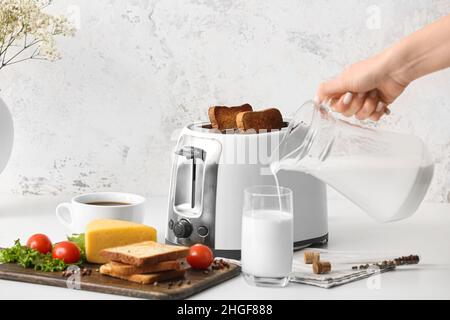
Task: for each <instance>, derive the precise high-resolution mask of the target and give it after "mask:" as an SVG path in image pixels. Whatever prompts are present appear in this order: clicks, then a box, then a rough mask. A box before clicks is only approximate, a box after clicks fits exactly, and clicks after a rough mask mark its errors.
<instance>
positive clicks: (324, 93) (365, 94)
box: [317, 15, 450, 121]
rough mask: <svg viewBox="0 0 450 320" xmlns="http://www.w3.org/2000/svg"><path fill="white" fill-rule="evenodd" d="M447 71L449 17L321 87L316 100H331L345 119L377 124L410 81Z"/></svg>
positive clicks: (449, 61) (449, 63)
mask: <svg viewBox="0 0 450 320" xmlns="http://www.w3.org/2000/svg"><path fill="white" fill-rule="evenodd" d="M447 67H450V15H448V16H446V17H444V18H441V19H440V20H438V21H436V22H434V23H432V24H431V25H428V26H427V27H425V28H423V29H421V30H418V31H416V32H415V33H413V34H411V35H410V36H408V37H406V38H404V39H403V40H401V41H400V42H398V43H397V44H395V45H394V46H392V47H390V48H388V49H386V50H384V51H383V52H381V53H380V54H378V55H376V56H374V57H372V58H369V59H367V60H364V61H361V62H358V63H356V64H353V65H351V66H350V67H349V68H347V69H346V70H344V72H342V74H340V75H339V76H338V77H337V78H335V79H332V80H330V81H327V82H324V83H322V84H321V85H320V87H319V90H318V93H317V99H318V100H319V101H326V100H328V99H333V101H334V103H333V108H334V109H335V110H336V111H338V112H341V113H343V114H344V115H346V116H349V117H350V116H353V115H354V116H355V117H356V118H358V119H361V120H363V119H368V118H370V119H372V120H375V121H377V120H379V119H380V118H381V117H382V116H383V115H384V114H385V111H386V108H387V106H388V105H389V104H391V103H392V102H394V100H395V99H396V98H397V97H398V96H399V95H400V94H401V93H402V92H403V90H404V89H405V88H406V87H407V86H408V85H409V84H410V83H411V82H412V81H414V80H415V79H417V78H419V77H422V76H424V75H426V74H429V73H432V72H435V71H437V70H441V69H444V68H447Z"/></svg>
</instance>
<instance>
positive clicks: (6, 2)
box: [0, 0, 75, 69]
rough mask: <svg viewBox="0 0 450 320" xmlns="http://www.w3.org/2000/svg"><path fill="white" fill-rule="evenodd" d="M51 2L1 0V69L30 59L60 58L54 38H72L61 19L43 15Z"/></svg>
mask: <svg viewBox="0 0 450 320" xmlns="http://www.w3.org/2000/svg"><path fill="white" fill-rule="evenodd" d="M51 2H52V0H0V69H2V68H4V67H6V66H8V65H12V64H15V63H19V62H22V61H25V60H29V59H43V60H50V61H54V60H57V59H59V58H60V54H59V52H58V50H57V49H56V41H55V37H56V36H73V35H74V34H75V28H74V27H73V26H72V25H71V24H70V23H69V21H68V20H67V18H66V17H64V16H52V15H50V14H48V13H45V12H44V9H45V8H46V7H47V6H48V5H50V4H51Z"/></svg>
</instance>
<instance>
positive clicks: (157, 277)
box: [99, 263, 186, 284]
mask: <svg viewBox="0 0 450 320" xmlns="http://www.w3.org/2000/svg"><path fill="white" fill-rule="evenodd" d="M99 271H100V273H101V274H104V275H107V276H110V277H114V278H119V279H123V280H128V281H131V282H136V283H140V284H151V283H154V282H157V281H158V282H159V281H164V280H171V279H176V278H181V277H183V276H184V274H185V272H186V271H185V270H184V269H179V270H170V271H163V272H157V273H149V274H131V275H122V274H117V273H115V272H114V271H113V270H112V268H111V265H110V264H109V263H108V264H104V265H102V266H101V267H100V270H99Z"/></svg>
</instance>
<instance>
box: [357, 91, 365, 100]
mask: <svg viewBox="0 0 450 320" xmlns="http://www.w3.org/2000/svg"><path fill="white" fill-rule="evenodd" d="M365 95H366V93H365V92H360V93H358V98H360V99H361V98H364V96H365Z"/></svg>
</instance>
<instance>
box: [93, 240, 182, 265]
mask: <svg viewBox="0 0 450 320" xmlns="http://www.w3.org/2000/svg"><path fill="white" fill-rule="evenodd" d="M188 253H189V248H188V247H182V246H171V245H166V244H162V243H157V242H155V241H144V242H139V243H134V244H130V245H128V246H122V247H115V248H108V249H104V250H102V251H101V252H100V254H101V255H102V256H103V257H105V258H107V259H108V260H109V261H116V262H122V263H125V264H131V265H133V266H143V265H152V264H157V263H159V262H162V261H170V260H177V259H181V258H185V257H186V256H187V255H188Z"/></svg>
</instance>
